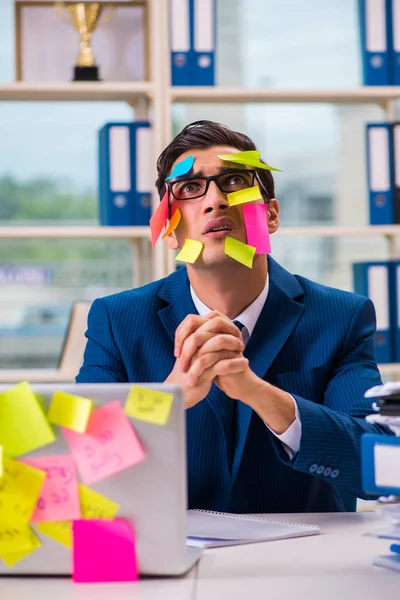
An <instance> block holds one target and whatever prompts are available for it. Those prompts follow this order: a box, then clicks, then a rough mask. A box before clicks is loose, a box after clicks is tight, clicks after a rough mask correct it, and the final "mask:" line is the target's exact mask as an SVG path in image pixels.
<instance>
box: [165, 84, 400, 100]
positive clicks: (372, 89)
mask: <svg viewBox="0 0 400 600" xmlns="http://www.w3.org/2000/svg"><path fill="white" fill-rule="evenodd" d="M397 98H400V86H399V87H396V86H391V87H383V86H382V87H378V86H362V87H358V88H347V89H346V88H345V89H341V88H337V89H336V88H333V89H332V88H327V89H323V88H322V89H321V88H318V89H312V88H311V89H302V88H299V89H282V88H281V89H277V88H276V89H274V88H241V87H237V88H236V87H222V86H221V87H219V86H215V87H212V86H210V87H195V86H191V87H179V86H171V87H170V101H171V102H237V103H241V102H243V103H245V102H258V103H263V102H264V103H269V102H303V103H321V102H326V103H329V104H385V103H386V102H387V101H390V100H396V99H397Z"/></svg>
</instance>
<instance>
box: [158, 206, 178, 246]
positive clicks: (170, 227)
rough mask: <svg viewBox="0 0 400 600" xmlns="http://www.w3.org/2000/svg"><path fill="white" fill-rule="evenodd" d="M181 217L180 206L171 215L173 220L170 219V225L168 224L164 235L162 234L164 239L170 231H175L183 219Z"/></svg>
mask: <svg viewBox="0 0 400 600" xmlns="http://www.w3.org/2000/svg"><path fill="white" fill-rule="evenodd" d="M181 217H182V215H181V211H180V210H179V208H177V209H176V211H175V212H174V214H173V215H172V217H171V220H170V222H169V225H168V229H167V231H166V232H165V233H164V235H163V236H162V239H164V238H165V237H167V235H169V234H170V233H172V232H173V231H175V229H176V228H177V227H178V225H179V221H180V220H181Z"/></svg>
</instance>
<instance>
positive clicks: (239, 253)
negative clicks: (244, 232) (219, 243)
mask: <svg viewBox="0 0 400 600" xmlns="http://www.w3.org/2000/svg"><path fill="white" fill-rule="evenodd" d="M255 252H256V249H255V248H254V246H249V245H247V244H243V242H239V240H236V239H234V238H231V237H230V236H227V237H226V238H225V254H227V255H228V256H230V257H231V258H233V259H234V260H236V261H237V262H240V263H241V264H242V265H245V266H246V267H249V269H251V268H252V266H253V259H254V254H255Z"/></svg>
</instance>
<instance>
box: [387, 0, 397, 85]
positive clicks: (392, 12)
mask: <svg viewBox="0 0 400 600" xmlns="http://www.w3.org/2000/svg"><path fill="white" fill-rule="evenodd" d="M388 3H389V4H388V15H387V17H388V22H389V23H390V28H389V48H390V54H391V56H390V66H391V69H392V77H391V85H400V2H399V0H388Z"/></svg>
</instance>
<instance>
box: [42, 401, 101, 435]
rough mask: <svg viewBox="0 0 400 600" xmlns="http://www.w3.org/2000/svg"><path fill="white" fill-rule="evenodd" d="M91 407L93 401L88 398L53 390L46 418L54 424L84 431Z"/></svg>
mask: <svg viewBox="0 0 400 600" xmlns="http://www.w3.org/2000/svg"><path fill="white" fill-rule="evenodd" d="M92 407H93V402H92V401H91V400H89V398H83V397H81V396H73V395H72V394H66V393H65V392H54V395H53V398H52V400H51V404H50V407H49V412H48V413H47V418H48V419H49V421H50V423H54V425H59V426H60V427H68V429H72V431H77V432H78V433H84V432H85V431H86V427H87V424H88V422H89V417H90V413H91V410H92Z"/></svg>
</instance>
